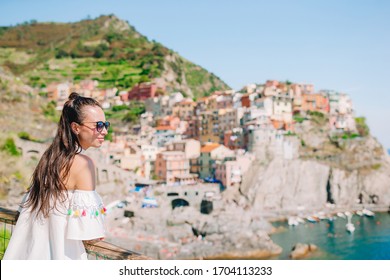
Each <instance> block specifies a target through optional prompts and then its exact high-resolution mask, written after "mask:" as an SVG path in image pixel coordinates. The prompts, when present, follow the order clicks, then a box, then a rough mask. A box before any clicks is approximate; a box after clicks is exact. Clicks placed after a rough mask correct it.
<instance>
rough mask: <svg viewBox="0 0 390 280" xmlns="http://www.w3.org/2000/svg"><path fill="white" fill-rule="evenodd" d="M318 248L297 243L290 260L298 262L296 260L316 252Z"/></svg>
mask: <svg viewBox="0 0 390 280" xmlns="http://www.w3.org/2000/svg"><path fill="white" fill-rule="evenodd" d="M316 250H317V246H316V245H314V244H302V243H297V244H295V246H294V247H293V248H292V250H291V253H290V255H289V258H290V259H293V260H296V259H301V258H303V257H305V256H307V254H309V253H310V252H313V251H316Z"/></svg>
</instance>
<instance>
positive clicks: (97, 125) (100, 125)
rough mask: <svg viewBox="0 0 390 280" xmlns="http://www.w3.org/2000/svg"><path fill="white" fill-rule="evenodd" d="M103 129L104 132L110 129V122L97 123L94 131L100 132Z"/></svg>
mask: <svg viewBox="0 0 390 280" xmlns="http://www.w3.org/2000/svg"><path fill="white" fill-rule="evenodd" d="M104 127H105V128H106V130H108V128H109V127H110V122H97V123H96V130H97V131H98V132H101V131H102V130H103V128H104Z"/></svg>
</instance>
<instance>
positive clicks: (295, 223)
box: [287, 217, 299, 226]
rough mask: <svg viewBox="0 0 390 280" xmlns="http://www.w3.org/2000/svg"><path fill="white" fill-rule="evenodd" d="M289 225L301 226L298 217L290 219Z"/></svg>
mask: <svg viewBox="0 0 390 280" xmlns="http://www.w3.org/2000/svg"><path fill="white" fill-rule="evenodd" d="M287 223H288V225H289V226H297V225H299V222H298V220H297V217H289V218H288V221H287Z"/></svg>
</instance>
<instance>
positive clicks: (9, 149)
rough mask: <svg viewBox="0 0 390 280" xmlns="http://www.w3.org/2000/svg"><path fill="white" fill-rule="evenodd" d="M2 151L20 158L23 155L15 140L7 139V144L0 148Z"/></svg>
mask: <svg viewBox="0 0 390 280" xmlns="http://www.w3.org/2000/svg"><path fill="white" fill-rule="evenodd" d="M0 150H2V151H5V152H6V153H8V154H9V155H11V156H16V157H18V156H21V155H22V152H21V151H20V150H19V149H18V148H17V147H16V145H15V141H14V139H13V138H7V139H6V140H5V143H4V144H3V145H2V146H1V147H0Z"/></svg>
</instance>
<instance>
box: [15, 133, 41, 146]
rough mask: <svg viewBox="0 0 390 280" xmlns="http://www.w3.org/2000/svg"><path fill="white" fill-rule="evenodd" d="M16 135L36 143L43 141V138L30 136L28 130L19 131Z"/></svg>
mask: <svg viewBox="0 0 390 280" xmlns="http://www.w3.org/2000/svg"><path fill="white" fill-rule="evenodd" d="M18 137H19V138H20V139H23V140H28V141H33V142H37V143H43V140H40V139H36V138H34V137H32V136H31V135H30V134H29V133H28V132H25V131H21V132H19V133H18Z"/></svg>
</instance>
